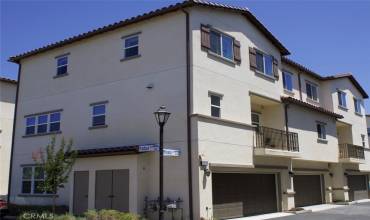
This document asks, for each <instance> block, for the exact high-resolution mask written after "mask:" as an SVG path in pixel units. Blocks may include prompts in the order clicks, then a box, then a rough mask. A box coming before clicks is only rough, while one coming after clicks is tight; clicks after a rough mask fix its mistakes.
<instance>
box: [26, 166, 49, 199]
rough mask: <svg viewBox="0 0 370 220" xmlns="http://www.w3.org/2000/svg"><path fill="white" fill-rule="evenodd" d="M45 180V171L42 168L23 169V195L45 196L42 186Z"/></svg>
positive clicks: (29, 167)
mask: <svg viewBox="0 0 370 220" xmlns="http://www.w3.org/2000/svg"><path fill="white" fill-rule="evenodd" d="M44 180H45V174H44V169H43V168H42V167H40V166H25V167H23V168H22V190H21V191H22V194H45V193H46V192H45V191H44V190H43V189H42V184H43V183H44Z"/></svg>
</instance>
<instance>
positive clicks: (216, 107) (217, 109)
mask: <svg viewBox="0 0 370 220" xmlns="http://www.w3.org/2000/svg"><path fill="white" fill-rule="evenodd" d="M210 97H211V115H212V116H213V117H217V118H220V117H221V96H219V95H214V94H211V95H210Z"/></svg>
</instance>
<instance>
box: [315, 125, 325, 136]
mask: <svg viewBox="0 0 370 220" xmlns="http://www.w3.org/2000/svg"><path fill="white" fill-rule="evenodd" d="M316 127H317V136H318V138H320V139H326V131H325V125H323V124H317V125H316Z"/></svg>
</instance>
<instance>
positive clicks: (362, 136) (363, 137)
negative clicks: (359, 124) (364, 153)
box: [361, 134, 366, 147]
mask: <svg viewBox="0 0 370 220" xmlns="http://www.w3.org/2000/svg"><path fill="white" fill-rule="evenodd" d="M361 141H362V146H363V147H365V145H366V142H365V135H364V134H361Z"/></svg>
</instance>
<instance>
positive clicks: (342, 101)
mask: <svg viewBox="0 0 370 220" xmlns="http://www.w3.org/2000/svg"><path fill="white" fill-rule="evenodd" d="M337 93H338V105H339V107H342V108H347V100H346V96H347V94H346V93H345V92H343V91H340V90H338V92H337Z"/></svg>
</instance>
